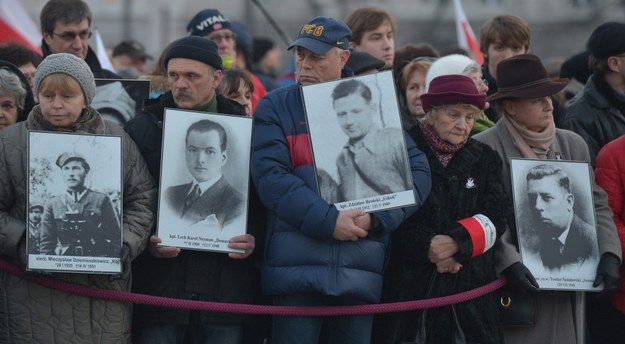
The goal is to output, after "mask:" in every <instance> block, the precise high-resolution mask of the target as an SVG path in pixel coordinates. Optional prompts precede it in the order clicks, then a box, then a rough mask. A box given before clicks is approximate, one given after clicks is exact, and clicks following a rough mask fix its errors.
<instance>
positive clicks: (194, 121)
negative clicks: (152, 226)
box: [157, 109, 252, 252]
mask: <svg viewBox="0 0 625 344" xmlns="http://www.w3.org/2000/svg"><path fill="white" fill-rule="evenodd" d="M251 137H252V119H251V118H249V117H241V116H230V115H223V114H213V113H206V112H198V111H189V110H177V109H166V110H165V117H164V124H163V151H162V160H161V161H162V163H161V183H160V188H159V209H158V226H157V235H158V237H159V238H160V239H161V240H162V242H161V245H165V246H176V247H180V248H184V249H194V250H208V251H219V252H239V251H236V250H233V249H230V248H228V241H229V240H230V239H231V238H232V237H234V236H238V235H243V234H245V233H246V232H247V227H246V226H247V208H248V189H249V170H250V167H249V166H250V145H251Z"/></svg>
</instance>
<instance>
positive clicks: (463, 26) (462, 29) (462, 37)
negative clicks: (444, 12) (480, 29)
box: [454, 0, 484, 65]
mask: <svg viewBox="0 0 625 344" xmlns="http://www.w3.org/2000/svg"><path fill="white" fill-rule="evenodd" d="M454 7H455V9H456V34H457V36H458V46H459V47H460V48H462V49H464V50H466V51H467V52H468V53H470V54H472V55H473V56H472V57H473V58H474V59H475V61H477V63H479V64H480V65H481V64H483V63H484V56H482V52H481V51H480V45H479V43H478V42H477V38H475V34H474V33H473V29H471V25H469V21H468V20H467V16H465V15H464V9H462V4H460V0H454Z"/></svg>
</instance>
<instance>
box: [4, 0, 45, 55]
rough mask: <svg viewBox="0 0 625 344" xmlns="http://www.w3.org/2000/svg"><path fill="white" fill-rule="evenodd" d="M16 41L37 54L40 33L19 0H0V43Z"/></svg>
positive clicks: (39, 50)
mask: <svg viewBox="0 0 625 344" xmlns="http://www.w3.org/2000/svg"><path fill="white" fill-rule="evenodd" d="M8 42H16V43H19V44H22V45H24V46H26V47H28V48H30V49H32V50H34V51H35V52H37V53H38V54H39V55H43V54H42V52H41V49H40V48H39V44H41V34H40V33H39V29H38V28H37V25H36V24H35V22H34V21H33V19H32V18H31V17H30V16H29V15H28V13H27V12H26V10H25V9H24V7H22V4H21V2H20V1H19V0H0V43H8Z"/></svg>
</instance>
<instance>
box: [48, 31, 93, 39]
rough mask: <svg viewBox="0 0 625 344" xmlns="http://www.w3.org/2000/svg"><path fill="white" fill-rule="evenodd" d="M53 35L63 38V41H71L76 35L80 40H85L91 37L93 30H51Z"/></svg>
mask: <svg viewBox="0 0 625 344" xmlns="http://www.w3.org/2000/svg"><path fill="white" fill-rule="evenodd" d="M52 34H53V35H57V36H59V37H60V38H61V39H62V40H64V41H65V42H71V41H73V40H75V39H76V37H80V39H81V40H83V41H84V40H86V39H89V38H91V35H92V34H93V32H91V31H89V30H85V31H81V32H71V31H66V32H63V33H56V32H52Z"/></svg>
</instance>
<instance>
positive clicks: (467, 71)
mask: <svg viewBox="0 0 625 344" xmlns="http://www.w3.org/2000/svg"><path fill="white" fill-rule="evenodd" d="M474 72H479V73H480V75H481V74H482V68H481V67H480V65H479V64H477V62H471V63H469V65H468V66H466V67H464V69H463V70H462V75H465V76H469V75H471V73H474Z"/></svg>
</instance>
